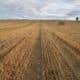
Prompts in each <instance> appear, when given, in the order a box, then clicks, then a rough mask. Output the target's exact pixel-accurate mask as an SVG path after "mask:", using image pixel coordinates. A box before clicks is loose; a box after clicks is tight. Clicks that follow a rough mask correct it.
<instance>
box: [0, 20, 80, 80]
mask: <svg viewBox="0 0 80 80" xmlns="http://www.w3.org/2000/svg"><path fill="white" fill-rule="evenodd" d="M0 80H80V22H75V21H36V20H35V21H27V20H2V21H0Z"/></svg>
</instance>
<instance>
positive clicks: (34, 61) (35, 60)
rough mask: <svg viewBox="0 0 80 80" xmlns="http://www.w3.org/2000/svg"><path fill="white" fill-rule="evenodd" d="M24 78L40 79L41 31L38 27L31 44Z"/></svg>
mask: <svg viewBox="0 0 80 80" xmlns="http://www.w3.org/2000/svg"><path fill="white" fill-rule="evenodd" d="M24 80H41V31H40V27H39V30H38V33H37V37H36V40H35V43H34V46H33V54H32V56H31V60H30V63H29V66H28V69H27V72H25V77H24Z"/></svg>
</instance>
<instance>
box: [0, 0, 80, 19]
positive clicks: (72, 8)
mask: <svg viewBox="0 0 80 80" xmlns="http://www.w3.org/2000/svg"><path fill="white" fill-rule="evenodd" d="M76 16H79V17H80V0H0V18H1V19H7V18H8V19H16V18H17V19H21V18H28V19H39V18H42V19H44V18H45V19H74V18H75V17H76Z"/></svg>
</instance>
